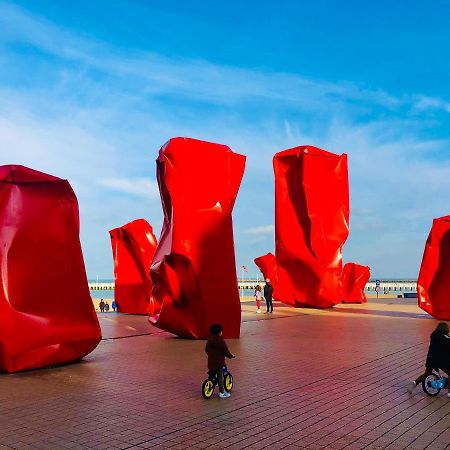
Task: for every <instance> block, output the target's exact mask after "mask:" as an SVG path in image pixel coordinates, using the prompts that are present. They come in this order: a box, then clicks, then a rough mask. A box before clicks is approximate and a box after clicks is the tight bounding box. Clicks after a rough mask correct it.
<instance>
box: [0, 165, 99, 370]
mask: <svg viewBox="0 0 450 450" xmlns="http://www.w3.org/2000/svg"><path fill="white" fill-rule="evenodd" d="M0 243H1V245H0V277H1V286H2V289H1V290H0V370H1V371H4V372H17V371H21V370H28V369H36V368H40V367H45V366H49V365H55V364H62V363H67V362H69V361H76V360H78V359H80V358H82V357H83V356H85V355H87V354H88V353H90V352H91V351H92V350H94V349H95V347H96V346H97V344H98V343H99V341H100V339H101V331H100V326H99V323H98V320H97V315H96V313H95V310H94V306H93V304H92V299H91V297H90V293H89V287H88V283H87V278H86V271H85V268H84V261H83V255H82V252H81V245H80V239H79V216H78V203H77V199H76V196H75V193H74V192H73V190H72V188H71V187H70V185H69V183H68V182H67V181H66V180H62V179H60V178H57V177H53V176H51V175H46V174H44V173H41V172H37V171H35V170H32V169H28V168H26V167H22V166H1V167H0Z"/></svg>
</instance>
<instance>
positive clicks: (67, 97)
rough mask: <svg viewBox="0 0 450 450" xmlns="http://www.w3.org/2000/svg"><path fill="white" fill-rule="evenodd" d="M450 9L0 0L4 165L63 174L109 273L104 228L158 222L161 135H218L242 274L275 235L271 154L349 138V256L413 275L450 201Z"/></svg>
mask: <svg viewBox="0 0 450 450" xmlns="http://www.w3.org/2000/svg"><path fill="white" fill-rule="evenodd" d="M312 3H314V4H312ZM344 6H345V7H344ZM449 22H450V4H448V2H443V1H436V2H433V7H432V8H431V7H430V4H429V2H427V3H426V2H414V1H408V2H406V1H399V2H394V3H393V2H387V1H377V2H370V3H369V2H356V1H348V2H345V3H343V2H338V1H315V2H304V1H281V2H276V3H274V2H269V1H258V2H252V1H248V2H233V1H230V2H223V4H221V3H219V2H206V1H204V2H202V1H189V2H181V1H180V2H176V1H112V2H111V1H100V0H97V1H95V2H92V1H84V0H78V1H77V2H70V1H68V0H66V1H59V2H55V1H17V2H4V1H2V0H0V164H9V163H17V164H24V165H27V166H30V167H33V168H35V169H38V170H42V171H45V172H48V173H51V174H53V175H57V176H60V177H63V178H67V179H68V180H69V181H70V182H71V184H72V185H73V187H74V189H75V191H76V193H77V196H78V199H79V203H80V212H81V227H82V229H81V239H82V244H83V251H84V255H85V260H86V266H87V271H88V275H89V277H90V278H95V276H96V275H98V276H99V277H101V278H111V277H112V257H111V249H110V242H109V235H108V230H109V229H110V228H114V227H116V226H119V225H121V224H124V223H126V222H128V221H130V220H132V219H134V218H138V217H144V218H146V219H147V220H149V222H150V223H151V224H152V225H153V226H154V228H155V231H156V234H157V235H158V234H159V231H160V227H161V223H162V212H161V207H160V200H159V195H158V189H157V185H156V182H155V162H154V161H155V158H156V155H157V151H158V149H159V148H160V147H161V145H162V144H164V142H166V141H167V140H168V139H169V138H170V137H173V136H190V137H194V138H198V139H204V140H209V141H213V142H219V143H223V144H227V145H229V146H230V147H231V148H232V149H233V150H234V151H236V152H238V153H243V154H246V155H247V157H248V159H247V170H246V174H245V177H244V181H243V184H242V187H241V190H240V193H239V197H238V201H237V203H236V207H235V210H234V221H235V240H236V255H237V263H238V265H241V264H245V265H246V266H248V267H249V271H250V275H251V274H256V268H255V266H254V265H253V263H252V260H253V258H254V257H255V256H259V255H261V254H263V253H266V252H267V251H272V250H273V247H274V243H273V174H272V163H271V159H272V156H273V154H274V153H275V152H277V151H280V150H283V149H286V148H290V147H293V146H296V145H301V144H312V145H316V146H318V147H322V148H324V149H327V150H329V151H333V152H336V153H343V152H345V153H347V154H348V155H349V171H350V183H351V185H350V189H351V219H350V230H351V233H350V238H349V240H348V242H347V244H346V246H345V247H344V260H345V261H355V262H359V263H362V264H368V265H370V266H371V267H372V274H373V276H374V277H415V276H417V273H418V269H419V265H420V261H421V257H422V252H423V246H424V242H425V239H426V237H427V234H428V231H429V228H430V225H431V220H432V218H433V217H437V216H441V215H446V214H450V152H449V140H450V127H449V125H450V120H449V118H450V85H449V83H448V79H449V75H450V74H449V66H450V59H449V57H448V56H449V51H448V49H449V48H450V46H449V44H450V27H448V23H449Z"/></svg>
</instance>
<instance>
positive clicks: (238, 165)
mask: <svg viewBox="0 0 450 450" xmlns="http://www.w3.org/2000/svg"><path fill="white" fill-rule="evenodd" d="M244 168H245V156H242V155H238V154H236V153H233V152H232V151H231V149H230V148H229V147H227V146H225V145H219V144H212V143H209V142H203V141H198V140H195V139H189V138H174V139H171V140H170V141H169V142H167V143H166V144H165V145H164V146H163V147H162V148H161V150H160V152H159V158H158V160H157V176H158V183H159V188H160V192H161V199H162V204H163V210H164V224H163V229H162V232H161V238H160V241H159V244H158V248H157V250H156V253H155V257H154V261H153V265H152V268H151V277H152V280H153V283H154V287H153V296H154V299H155V311H154V314H153V315H151V316H150V321H151V323H153V324H154V325H156V326H157V327H159V328H161V329H163V330H166V331H169V332H171V333H174V334H176V335H178V336H183V337H190V338H195V339H203V338H206V337H207V336H208V334H209V326H210V325H211V324H213V323H221V324H222V326H223V330H224V331H223V334H224V336H225V337H229V338H237V337H239V334H240V319H241V306H240V301H239V291H238V288H237V276H236V262H235V255H234V241H233V226H232V217H231V213H232V210H233V207H234V202H235V200H236V196H237V193H238V190H239V186H240V183H241V180H242V176H243V174H244Z"/></svg>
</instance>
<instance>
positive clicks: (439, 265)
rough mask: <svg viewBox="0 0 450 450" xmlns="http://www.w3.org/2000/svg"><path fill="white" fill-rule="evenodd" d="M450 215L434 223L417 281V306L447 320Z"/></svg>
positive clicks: (449, 316)
mask: <svg viewBox="0 0 450 450" xmlns="http://www.w3.org/2000/svg"><path fill="white" fill-rule="evenodd" d="M449 289H450V216H444V217H439V218H438V219H434V220H433V225H432V227H431V231H430V234H429V235H428V239H427V242H426V244H425V251H424V254H423V259H422V265H421V267H420V273H419V279H418V280H417V294H418V304H419V307H420V308H422V309H423V310H424V311H426V312H427V313H428V314H430V315H432V316H433V317H435V318H436V319H439V320H450V296H449V292H450V290H449Z"/></svg>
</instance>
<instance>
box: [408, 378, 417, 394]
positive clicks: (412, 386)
mask: <svg viewBox="0 0 450 450" xmlns="http://www.w3.org/2000/svg"><path fill="white" fill-rule="evenodd" d="M416 386H417V385H416V382H415V381H410V382H408V386H407V388H406V389H408V392H409V393H410V394H412V392H413V391H414V389H415V388H416Z"/></svg>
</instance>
